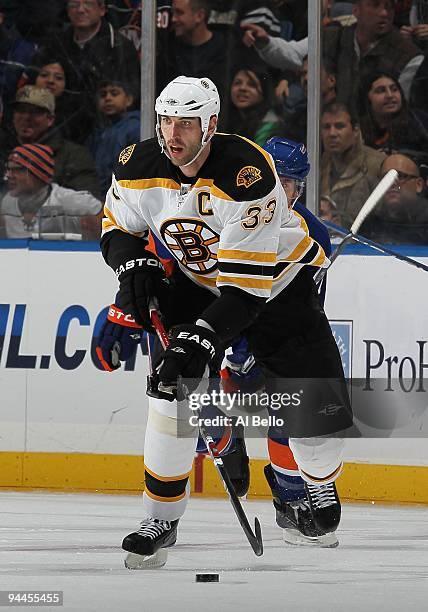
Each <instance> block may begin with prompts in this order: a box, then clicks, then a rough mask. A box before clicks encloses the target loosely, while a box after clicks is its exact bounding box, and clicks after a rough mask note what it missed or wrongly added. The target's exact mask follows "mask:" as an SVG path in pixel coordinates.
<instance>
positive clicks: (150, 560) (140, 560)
mask: <svg viewBox="0 0 428 612" xmlns="http://www.w3.org/2000/svg"><path fill="white" fill-rule="evenodd" d="M167 558H168V551H167V550H166V549H165V548H159V550H157V551H156V552H155V554H154V555H137V554H136V553H128V555H127V556H126V559H125V567H126V568H127V569H130V570H150V569H157V568H159V567H163V566H164V565H165V563H166V561H167Z"/></svg>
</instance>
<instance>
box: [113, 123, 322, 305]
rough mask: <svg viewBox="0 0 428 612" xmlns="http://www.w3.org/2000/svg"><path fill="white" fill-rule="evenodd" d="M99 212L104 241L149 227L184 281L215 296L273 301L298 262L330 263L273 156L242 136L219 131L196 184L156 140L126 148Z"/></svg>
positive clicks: (298, 266) (143, 232)
mask: <svg viewBox="0 0 428 612" xmlns="http://www.w3.org/2000/svg"><path fill="white" fill-rule="evenodd" d="M180 177H181V178H180ZM184 180H188V183H189V184H185V183H184V182H182V181H184ZM104 212H105V218H104V219H103V236H104V235H105V234H106V233H107V232H110V231H112V230H115V229H118V230H121V231H123V232H128V233H129V234H132V235H134V236H138V237H144V238H146V237H147V230H150V231H151V232H152V233H153V234H154V235H155V236H156V237H157V238H158V239H159V240H160V241H161V242H162V243H163V244H164V245H165V247H166V248H167V249H168V250H169V252H170V253H171V255H172V256H173V257H174V258H175V260H176V261H177V262H178V265H179V266H180V268H181V270H182V271H183V272H184V273H185V274H187V276H189V277H190V278H191V279H192V280H193V281H195V282H196V283H197V284H198V285H201V286H202V287H205V288H208V289H210V290H212V291H214V292H215V293H216V294H217V295H218V294H219V290H220V288H221V287H224V286H231V287H235V288H238V289H240V290H242V291H245V292H248V293H249V294H252V295H254V296H257V297H260V298H264V299H269V298H273V297H275V296H276V295H277V294H278V293H279V292H280V291H281V290H282V289H284V287H286V286H287V285H288V284H289V283H290V282H291V281H292V280H293V278H294V277H295V276H296V274H297V273H298V271H299V270H300V269H301V268H302V266H303V265H311V266H318V267H325V266H327V265H328V263H329V261H328V259H327V258H326V255H325V253H324V251H323V249H322V248H321V246H320V245H319V244H318V243H316V242H315V241H314V240H313V239H312V238H311V237H310V236H309V231H308V227H307V225H306V222H305V221H304V219H303V218H302V217H301V216H300V215H298V214H297V213H296V212H294V211H292V210H291V211H290V210H289V209H288V205H287V199H286V196H285V194H284V191H283V188H282V186H281V183H280V181H279V178H278V176H277V174H276V171H275V167H274V164H273V161H272V158H271V157H270V155H269V154H268V153H267V152H266V151H264V149H262V148H261V147H259V146H258V145H256V144H255V143H253V142H251V141H249V140H247V139H246V138H243V137H241V136H236V135H231V134H216V135H215V136H214V137H213V139H212V140H211V152H210V155H209V157H208V159H207V160H206V162H205V163H204V165H203V166H202V168H201V169H200V170H199V172H198V174H197V176H196V177H194V179H186V178H185V177H183V176H182V175H181V173H180V172H179V171H178V169H177V168H176V167H174V166H173V164H172V163H171V162H170V160H169V159H168V158H167V157H166V155H164V154H163V153H161V150H160V147H159V144H158V142H157V140H156V139H151V140H146V141H144V142H140V143H138V144H135V145H132V146H129V147H127V148H126V149H124V150H123V151H122V152H121V154H120V156H119V161H118V164H117V167H116V169H115V173H114V175H113V180H112V185H111V187H110V189H109V191H108V193H107V196H106V203H105V208H104Z"/></svg>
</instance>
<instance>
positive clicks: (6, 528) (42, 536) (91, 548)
mask: <svg viewBox="0 0 428 612" xmlns="http://www.w3.org/2000/svg"><path fill="white" fill-rule="evenodd" d="M244 505H245V509H246V512H247V514H248V515H249V517H250V522H252V523H253V517H254V516H255V515H257V516H258V517H259V519H260V521H261V524H262V530H263V536H264V543H265V553H264V555H263V556H262V557H259V558H258V557H255V555H254V554H253V552H252V550H251V549H250V547H249V545H248V544H247V542H246V540H245V537H244V535H243V533H242V532H241V528H240V526H239V525H238V523H237V521H236V519H235V517H234V514H233V511H232V509H231V507H230V505H229V502H228V501H226V500H206V499H194V500H191V502H190V505H189V507H188V510H187V512H186V514H185V516H184V518H183V519H182V520H181V521H180V527H179V539H178V543H177V545H176V547H174V548H173V549H171V550H170V552H169V559H168V563H167V565H166V566H165V567H164V568H162V569H159V570H151V571H129V570H127V569H125V568H124V566H123V558H124V553H123V551H122V550H121V548H120V544H121V541H122V538H123V536H125V535H126V534H128V533H129V532H131V531H134V530H135V528H136V527H137V526H138V522H139V520H140V519H141V518H142V517H141V501H140V498H139V497H136V496H126V497H125V496H117V495H113V496H109V495H82V494H44V493H12V492H1V493H0V590H49V589H53V590H62V591H64V607H63V608H53V607H49V608H39V607H37V608H29V607H27V608H20V609H23V610H26V609H27V610H28V609H34V610H44V609H46V610H67V611H69V610H70V611H71V610H73V611H74V610H75V611H76V612H77V611H79V612H86V611H96V612H98V611H101V612H110V611H112V612H122V611H124V612H134V611H135V612H137V611H138V612H149V611H150V612H151V611H153V612H167V611H168V612H181V611H183V612H184V611H186V612H194V611H198V612H203V611H208V612H214V611H226V612H229V611H239V612H240V611H245V612H256V611H257V612H268V611H270V610H275V611H281V612H282V611H285V610H287V611H292V612H306V611H310V612H321V611H322V612H324V611H326V612H327V611H329V612H330V611H331V612H333V611H334V612H335V611H339V610H340V611H341V612H348V611H354V610H358V611H359V612H371V611H376V612H383V611H388V612H396V611H397V612H398V611H400V612H403V611H417V612H420V611H424V610H428V508H423V507H392V506H387V507H383V506H379V505H345V506H344V508H343V518H342V523H341V526H340V531H339V538H340V546H339V548H337V549H324V550H314V549H310V550H308V549H301V548H295V547H287V546H286V545H285V544H284V543H283V542H282V540H281V531H280V529H279V528H277V527H276V526H275V525H274V514H273V507H272V505H271V503H270V502H267V501H266V502H264V501H260V502H245V503H244ZM200 571H212V572H218V573H219V574H220V582H219V583H218V584H203V583H202V584H201V583H198V584H197V583H195V574H196V573H197V572H200ZM2 609H3V608H2ZM4 609H5V610H6V609H12V608H4Z"/></svg>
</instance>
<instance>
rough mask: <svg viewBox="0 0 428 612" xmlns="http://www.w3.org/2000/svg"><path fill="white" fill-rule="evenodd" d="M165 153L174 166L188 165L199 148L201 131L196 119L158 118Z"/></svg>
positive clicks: (198, 121)
mask: <svg viewBox="0 0 428 612" xmlns="http://www.w3.org/2000/svg"><path fill="white" fill-rule="evenodd" d="M160 128H161V131H162V136H163V138H164V141H165V147H166V152H167V153H168V156H169V158H170V159H171V161H172V163H173V164H174V166H184V165H186V164H188V163H189V162H190V161H191V160H192V159H193V158H194V157H195V156H196V155H197V154H198V152H199V150H200V148H201V139H202V129H201V124H200V119H199V118H198V117H167V116H165V115H163V116H162V117H161V118H160Z"/></svg>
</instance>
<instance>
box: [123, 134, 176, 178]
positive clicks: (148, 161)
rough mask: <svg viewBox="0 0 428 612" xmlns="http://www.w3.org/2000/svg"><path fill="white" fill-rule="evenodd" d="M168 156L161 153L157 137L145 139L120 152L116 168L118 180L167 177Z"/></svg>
mask: <svg viewBox="0 0 428 612" xmlns="http://www.w3.org/2000/svg"><path fill="white" fill-rule="evenodd" d="M165 160H166V157H165V155H164V154H163V153H161V149H160V147H159V143H158V141H157V138H150V140H143V141H142V142H137V143H136V144H133V145H130V146H129V147H126V148H125V149H123V151H121V152H120V154H119V158H118V160H117V163H116V167H115V169H114V175H115V177H116V179H117V180H118V181H121V180H129V181H133V180H138V179H150V178H166V177H167V167H166V163H165Z"/></svg>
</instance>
